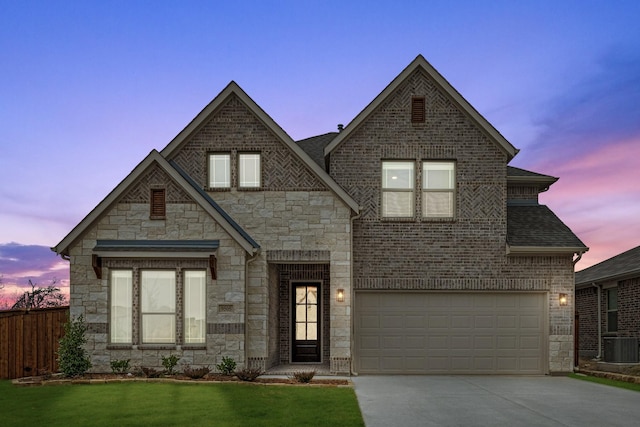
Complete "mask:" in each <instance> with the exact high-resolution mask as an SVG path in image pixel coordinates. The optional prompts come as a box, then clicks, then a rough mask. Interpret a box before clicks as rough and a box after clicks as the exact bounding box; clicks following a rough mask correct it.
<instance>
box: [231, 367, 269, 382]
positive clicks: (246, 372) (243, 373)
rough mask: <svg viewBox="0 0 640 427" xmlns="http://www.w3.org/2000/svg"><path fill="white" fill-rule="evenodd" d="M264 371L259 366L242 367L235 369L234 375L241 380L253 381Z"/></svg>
mask: <svg viewBox="0 0 640 427" xmlns="http://www.w3.org/2000/svg"><path fill="white" fill-rule="evenodd" d="M262 374H264V371H263V370H262V369H260V368H244V369H241V370H239V371H236V377H238V378H239V379H241V380H242V381H255V380H256V378H258V377H259V376H260V375H262Z"/></svg>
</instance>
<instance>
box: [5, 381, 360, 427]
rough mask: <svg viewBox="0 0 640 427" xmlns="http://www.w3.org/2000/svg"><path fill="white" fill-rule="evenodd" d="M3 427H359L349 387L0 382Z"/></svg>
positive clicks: (353, 394)
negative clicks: (20, 385) (55, 384)
mask: <svg viewBox="0 0 640 427" xmlns="http://www.w3.org/2000/svg"><path fill="white" fill-rule="evenodd" d="M0 408H2V410H0V413H2V416H1V420H2V421H1V423H2V425H3V426H44V425H46V426H48V427H53V426H64V427H72V426H87V425H91V426H187V425H188V426H214V425H215V426H336V425H339V426H364V422H363V420H362V415H361V414H360V409H359V407H358V402H357V400H356V395H355V392H354V391H353V389H352V388H338V387H292V386H264V385H254V384H173V383H141V382H125V383H111V384H91V385H88V384H74V385H58V386H35V387H17V386H14V385H13V384H11V382H10V381H6V380H2V381H0Z"/></svg>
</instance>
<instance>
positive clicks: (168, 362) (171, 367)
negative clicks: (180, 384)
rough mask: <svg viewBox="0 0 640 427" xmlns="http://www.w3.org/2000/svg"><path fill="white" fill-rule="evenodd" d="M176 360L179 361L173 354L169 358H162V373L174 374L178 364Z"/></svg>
mask: <svg viewBox="0 0 640 427" xmlns="http://www.w3.org/2000/svg"><path fill="white" fill-rule="evenodd" d="M178 360H180V358H179V357H178V356H176V355H175V354H172V355H170V356H169V357H164V356H162V366H164V373H165V374H167V375H174V374H176V371H175V368H176V365H177V364H178Z"/></svg>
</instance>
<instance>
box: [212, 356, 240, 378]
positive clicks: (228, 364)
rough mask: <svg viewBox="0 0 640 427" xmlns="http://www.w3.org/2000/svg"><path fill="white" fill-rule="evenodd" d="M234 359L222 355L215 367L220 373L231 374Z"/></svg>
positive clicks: (234, 365)
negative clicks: (220, 360)
mask: <svg viewBox="0 0 640 427" xmlns="http://www.w3.org/2000/svg"><path fill="white" fill-rule="evenodd" d="M236 366H237V364H236V361H235V360H233V358H232V357H223V358H222V363H219V364H217V365H216V369H217V370H218V371H220V373H221V374H222V375H233V372H234V371H235V370H236Z"/></svg>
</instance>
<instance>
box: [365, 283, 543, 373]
mask: <svg viewBox="0 0 640 427" xmlns="http://www.w3.org/2000/svg"><path fill="white" fill-rule="evenodd" d="M546 299H547V297H546V295H545V294H533V293H510V294H506V293H464V294H462V293H460V294H458V293H426V292H391V291H387V292H358V293H356V313H355V343H356V349H355V350H356V351H355V353H356V354H355V359H356V369H357V372H359V373H363V374H366V373H381V374H410V373H416V374H544V373H545V371H546V359H547V357H546V355H547V351H546V345H545V342H546V334H545V325H546V321H545V319H546V313H547V309H546V306H547V305H546Z"/></svg>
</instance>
